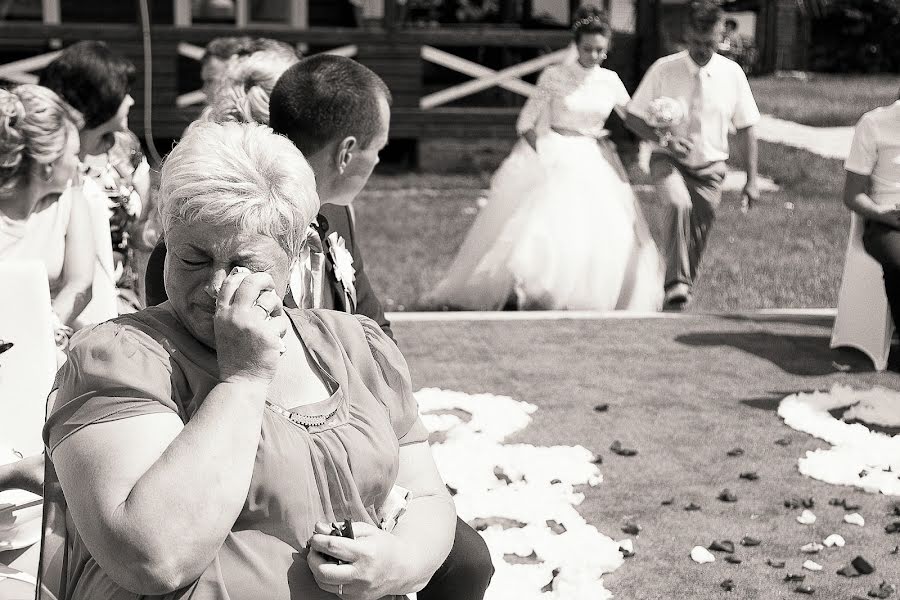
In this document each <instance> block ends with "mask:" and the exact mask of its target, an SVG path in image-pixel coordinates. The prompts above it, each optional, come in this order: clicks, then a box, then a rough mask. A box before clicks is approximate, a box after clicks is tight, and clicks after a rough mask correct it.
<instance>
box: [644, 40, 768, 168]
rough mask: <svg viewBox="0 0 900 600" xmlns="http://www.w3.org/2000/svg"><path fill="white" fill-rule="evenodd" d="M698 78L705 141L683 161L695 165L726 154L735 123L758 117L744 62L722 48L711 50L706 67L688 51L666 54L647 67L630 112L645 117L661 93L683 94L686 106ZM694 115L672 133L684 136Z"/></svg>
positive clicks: (744, 124) (752, 121) (737, 125)
mask: <svg viewBox="0 0 900 600" xmlns="http://www.w3.org/2000/svg"><path fill="white" fill-rule="evenodd" d="M698 78H699V80H700V81H701V82H702V88H701V95H702V99H701V102H700V103H699V104H700V106H701V107H702V109H701V114H700V123H701V130H700V140H701V143H700V144H698V145H697V146H696V147H695V149H694V151H693V152H692V153H691V156H689V157H688V159H687V160H685V161H684V162H685V164H687V165H688V166H691V167H700V166H705V165H708V164H711V163H714V162H719V161H723V160H726V159H727V158H728V133H729V131H730V130H731V128H732V127H734V128H735V129H744V128H746V127H750V126H752V125H756V123H757V122H759V109H758V108H757V107H756V101H755V100H754V99H753V93H752V92H751V91H750V84H749V83H748V82H747V76H746V75H745V74H744V71H743V69H741V67H740V65H738V64H737V63H736V62H734V61H733V60H730V59H728V58H725V57H724V56H721V55H719V54H713V57H712V59H711V60H710V61H709V62H708V63H707V64H706V65H705V66H703V67H700V66H699V65H698V64H697V63H695V62H694V60H693V59H692V58H691V57H690V55H689V54H688V52H687V51H683V52H678V53H677V54H672V55H669V56H664V57H663V58H660V59H659V60H657V61H656V62H655V63H653V64H652V65H651V66H650V68H649V69H648V70H647V73H646V74H645V75H644V79H643V80H642V81H641V84H640V85H639V86H638V89H637V90H636V91H635V92H634V97H633V98H632V99H631V103H630V104H629V105H628V112H630V113H632V114H634V115H636V116H638V117H641V118H642V119H644V120H645V121H647V120H648V113H647V111H648V108H649V106H650V103H651V102H652V101H653V100H656V99H657V98H660V97H663V96H665V97H669V98H673V99H675V100H679V101H680V102H681V103H682V106H683V107H684V108H685V109H686V110H688V109H689V108H690V107H691V105H692V98H693V95H694V93H695V88H696V85H697V81H698ZM690 121H691V115H687V116H686V118H685V119H684V121H683V122H682V123H681V125H680V126H679V127H676V128H675V129H674V130H673V133H675V134H676V135H682V136H685V135H686V134H687V127H688V125H689V123H690Z"/></svg>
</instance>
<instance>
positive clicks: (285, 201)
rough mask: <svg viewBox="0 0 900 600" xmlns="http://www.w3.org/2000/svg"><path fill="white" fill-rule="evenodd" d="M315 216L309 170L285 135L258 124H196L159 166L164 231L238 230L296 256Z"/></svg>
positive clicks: (313, 182)
mask: <svg viewBox="0 0 900 600" xmlns="http://www.w3.org/2000/svg"><path fill="white" fill-rule="evenodd" d="M318 211H319V196H318V194H317V193H316V180H315V176H314V175H313V171H312V169H311V168H310V166H309V163H307V162H306V159H305V158H303V154H302V153H301V152H300V151H299V150H297V148H296V147H295V146H294V145H293V144H292V143H291V142H290V140H288V139H287V138H285V137H282V136H280V135H276V134H275V133H273V132H272V130H271V129H269V128H268V127H266V126H264V125H259V124H256V123H210V122H206V123H196V124H195V125H194V126H193V127H191V128H190V129H189V130H188V131H187V132H186V133H185V135H184V137H183V138H181V142H179V144H178V145H177V146H175V148H174V149H173V150H172V152H171V153H170V154H169V156H168V157H166V160H165V162H164V163H163V167H162V174H161V177H160V187H159V213H160V216H161V218H162V224H163V231H164V232H166V233H168V231H169V230H170V229H171V228H172V226H173V225H174V224H176V223H193V222H202V223H207V224H210V225H216V226H232V227H237V228H238V229H239V230H240V231H245V232H252V233H258V234H262V235H267V236H269V237H271V238H273V239H275V240H276V241H277V242H278V243H279V245H280V246H281V247H282V248H283V249H284V251H285V252H286V253H287V254H288V256H291V257H297V256H299V254H300V250H301V249H302V248H303V244H304V242H305V240H306V229H307V227H308V226H309V224H310V223H311V222H312V220H313V219H314V218H315V216H316V214H317V213H318Z"/></svg>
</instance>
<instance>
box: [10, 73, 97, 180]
mask: <svg viewBox="0 0 900 600" xmlns="http://www.w3.org/2000/svg"><path fill="white" fill-rule="evenodd" d="M80 125H81V117H80V116H79V115H78V114H77V113H76V112H75V111H74V110H73V109H72V107H70V106H69V105H68V104H66V103H65V102H64V101H63V100H62V99H61V98H60V97H59V96H57V95H56V93H55V92H53V91H52V90H49V89H47V88H45V87H41V86H39V85H33V84H24V85H19V86H16V87H14V88H13V89H11V90H4V89H0V193H7V192H9V191H10V190H12V189H13V188H15V187H16V185H18V183H19V182H20V180H21V179H22V178H23V177H28V176H29V175H30V172H31V171H30V170H31V168H32V167H33V166H34V165H49V164H50V163H52V162H53V161H55V160H56V159H57V158H59V157H60V156H62V153H63V152H64V151H65V149H66V144H67V142H68V140H69V136H70V135H75V136H77V135H78V128H79V127H80Z"/></svg>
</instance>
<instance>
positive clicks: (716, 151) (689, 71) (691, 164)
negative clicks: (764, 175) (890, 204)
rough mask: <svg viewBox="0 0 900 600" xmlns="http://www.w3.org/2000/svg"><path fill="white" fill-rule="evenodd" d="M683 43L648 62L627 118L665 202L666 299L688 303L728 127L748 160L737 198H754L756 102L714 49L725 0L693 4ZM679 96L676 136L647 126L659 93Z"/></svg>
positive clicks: (716, 194) (711, 216)
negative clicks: (646, 150) (645, 147)
mask: <svg viewBox="0 0 900 600" xmlns="http://www.w3.org/2000/svg"><path fill="white" fill-rule="evenodd" d="M685 34H686V35H685V39H686V41H687V48H688V49H687V50H686V51H684V52H679V53H677V54H673V55H671V56H665V57H663V58H660V59H659V60H657V61H656V62H655V63H653V65H651V66H650V69H648V70H647V73H646V75H644V79H643V80H642V81H641V84H640V85H639V86H638V89H637V91H635V93H634V97H633V98H632V100H631V103H630V104H629V105H628V114H627V117H626V119H625V124H626V126H627V127H628V128H629V129H631V130H632V131H633V132H635V133H636V134H637V135H638V136H639V137H641V138H643V139H645V140H649V141H650V142H651V143H652V144H653V153H652V155H651V159H650V175H651V177H652V178H653V180H654V183H656V185H657V189H658V193H659V195H660V199H661V200H662V201H663V204H664V205H665V207H666V208H665V210H666V215H665V222H664V227H663V230H664V231H663V235H664V236H665V238H664V240H663V242H662V244H661V246H662V247H663V251H664V252H665V253H666V281H665V291H666V294H665V298H664V304H663V307H664V308H666V309H669V310H684V309H685V308H687V306H688V305H689V304H690V301H691V294H692V288H693V285H694V281H695V279H696V277H697V268H698V266H699V264H700V257H701V256H702V254H703V250H704V248H705V247H706V242H707V239H708V237H709V232H710V229H712V225H713V221H714V220H715V217H716V213H715V211H716V208H717V207H718V205H719V201H720V200H721V198H722V181H723V180H724V178H725V173H726V167H725V161H726V159H727V158H728V154H729V147H728V133H729V130H730V129H731V128H732V127H733V128H734V129H735V130H737V139H738V143H739V144H740V145H741V146H742V149H743V156H744V160H745V163H746V171H747V183H746V185H745V186H744V191H743V196H742V204H743V206H744V207H746V208H749V207H750V206H752V204H753V203H754V202H756V201H757V200H758V199H759V190H758V188H757V181H756V179H757V167H756V162H757V144H756V133H755V131H754V125H756V123H757V122H758V121H759V117H760V115H759V110H758V109H757V107H756V101H755V100H754V99H753V94H752V93H751V91H750V85H749V84H748V83H747V77H746V75H745V74H744V71H743V69H742V68H741V67H740V65H738V64H737V63H736V62H734V61H732V60H729V59H727V58H725V57H724V56H720V55H718V54H717V53H716V52H717V50H718V48H719V45H720V44H721V43H722V41H723V39H724V35H725V20H724V14H723V12H722V8H721V7H720V6H719V5H718V4H716V3H715V2H714V1H713V0H699V1H696V2H694V3H692V4H691V7H690V14H689V19H688V25H687V28H686V31H685ZM662 97H669V98H673V99H675V100H679V101H680V102H681V104H682V106H684V107H686V108H687V114H686V116H685V119H684V122H683V123H682V124H681V126H680V127H678V128H676V130H675V131H673V134H674V135H673V137H672V138H671V139H669V137H668V136H666V137H662V135H661V133H660V132H659V131H658V130H657V129H655V128H654V127H652V126H651V125H650V124H649V123H648V121H649V119H650V115H649V107H650V104H651V102H653V100H655V99H657V98H662Z"/></svg>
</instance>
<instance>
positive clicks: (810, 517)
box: [797, 509, 816, 525]
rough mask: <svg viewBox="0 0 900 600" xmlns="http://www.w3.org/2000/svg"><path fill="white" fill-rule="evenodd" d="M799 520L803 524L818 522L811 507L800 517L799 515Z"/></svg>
mask: <svg viewBox="0 0 900 600" xmlns="http://www.w3.org/2000/svg"><path fill="white" fill-rule="evenodd" d="M797 522H798V523H800V524H801V525H812V524H813V523H815V522H816V515H815V514H813V512H812V511H811V510H809V509H806V510H804V511H803V512H802V513H801V514H800V516H799V517H797Z"/></svg>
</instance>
